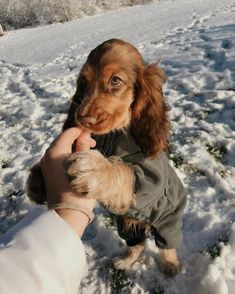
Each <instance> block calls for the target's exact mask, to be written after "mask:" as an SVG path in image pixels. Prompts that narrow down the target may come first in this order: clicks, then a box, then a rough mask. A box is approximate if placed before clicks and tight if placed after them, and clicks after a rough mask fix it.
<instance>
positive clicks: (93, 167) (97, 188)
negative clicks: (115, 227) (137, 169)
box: [67, 150, 134, 212]
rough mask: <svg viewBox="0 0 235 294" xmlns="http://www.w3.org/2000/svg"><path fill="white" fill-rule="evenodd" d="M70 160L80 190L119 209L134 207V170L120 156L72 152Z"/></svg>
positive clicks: (72, 175) (110, 206)
mask: <svg viewBox="0 0 235 294" xmlns="http://www.w3.org/2000/svg"><path fill="white" fill-rule="evenodd" d="M68 161H69V167H68V171H67V172H68V175H69V176H70V178H71V185H72V187H73V189H74V190H76V191H77V192H78V193H80V194H81V193H82V194H84V196H86V197H87V198H93V199H96V200H98V201H100V202H102V203H103V204H104V205H105V206H107V207H108V208H110V209H112V210H113V211H115V212H121V211H125V210H127V209H128V208H129V207H130V206H131V204H132V202H133V201H134V197H133V186H134V185H133V183H134V173H133V171H132V170H131V169H130V168H129V167H128V166H127V165H126V164H125V163H124V162H122V161H121V160H120V159H119V158H115V157H112V158H105V157H104V156H103V155H102V154H101V153H100V152H99V151H97V150H89V151H83V152H79V153H74V154H72V155H71V156H70V157H69V158H68Z"/></svg>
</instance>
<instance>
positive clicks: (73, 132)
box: [49, 127, 83, 153]
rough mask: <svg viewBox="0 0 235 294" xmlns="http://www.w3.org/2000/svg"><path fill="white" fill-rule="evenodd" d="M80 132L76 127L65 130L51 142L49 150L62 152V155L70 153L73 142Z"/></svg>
mask: <svg viewBox="0 0 235 294" xmlns="http://www.w3.org/2000/svg"><path fill="white" fill-rule="evenodd" d="M82 131H83V130H82V129H79V128H77V127H76V128H75V127H74V128H70V129H67V130H66V131H64V132H63V133H61V134H60V135H59V136H58V137H57V138H56V139H55V140H54V141H53V142H52V144H51V145H50V147H49V148H50V149H51V148H53V149H54V150H55V149H58V150H63V152H62V153H67V152H71V147H72V144H73V142H74V141H75V140H76V139H77V138H78V137H79V136H80V134H81V133H82Z"/></svg>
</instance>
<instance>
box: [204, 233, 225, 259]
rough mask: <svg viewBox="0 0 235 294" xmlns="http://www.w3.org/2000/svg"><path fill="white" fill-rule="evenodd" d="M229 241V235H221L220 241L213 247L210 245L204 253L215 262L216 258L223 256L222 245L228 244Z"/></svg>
mask: <svg viewBox="0 0 235 294" xmlns="http://www.w3.org/2000/svg"><path fill="white" fill-rule="evenodd" d="M228 240H229V236H228V234H221V235H220V236H219V237H218V241H217V242H216V243H214V244H212V245H210V246H209V245H208V246H207V248H206V249H205V250H203V251H202V252H206V253H208V254H209V255H210V257H211V258H212V260H214V259H215V258H216V257H218V256H220V254H221V243H223V244H225V245H226V244H227V243H228Z"/></svg>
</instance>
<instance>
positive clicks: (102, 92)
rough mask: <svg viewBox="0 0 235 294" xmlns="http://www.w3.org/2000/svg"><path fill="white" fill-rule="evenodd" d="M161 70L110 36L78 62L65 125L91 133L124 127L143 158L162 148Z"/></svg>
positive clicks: (164, 124) (164, 144) (164, 145)
mask: <svg viewBox="0 0 235 294" xmlns="http://www.w3.org/2000/svg"><path fill="white" fill-rule="evenodd" d="M164 81H165V75H164V73H163V72H162V71H161V70H160V69H159V68H158V67H157V66H156V65H155V64H151V65H146V64H145V63H144V61H143V58H142V56H141V54H140V53H139V51H138V50H137V49H136V48H135V47H134V46H133V45H131V44H129V43H127V42H125V41H122V40H118V39H111V40H108V41H106V42H104V43H102V44H100V45H99V46H98V47H96V48H95V49H94V50H92V51H91V52H90V54H89V56H88V58H87V61H86V63H85V64H84V66H83V67H82V69H81V71H80V74H79V77H78V80H77V89H76V93H75V95H74V97H73V99H72V103H71V107H70V110H69V114H68V118H67V120H66V122H65V125H64V129H66V128H68V127H71V126H74V125H79V126H81V127H82V128H84V129H86V130H87V131H90V132H92V133H94V134H105V133H108V132H110V131H113V130H117V129H126V128H129V129H130V132H131V133H132V135H133V137H134V139H135V141H136V143H137V144H138V145H139V146H140V148H141V150H142V152H143V153H144V154H145V155H146V156H147V157H155V156H156V155H157V154H158V152H159V151H161V150H165V149H166V148H167V137H168V119H167V112H166V106H165V103H164V99H163V94H162V85H163V83H164Z"/></svg>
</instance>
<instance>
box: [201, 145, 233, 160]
mask: <svg viewBox="0 0 235 294" xmlns="http://www.w3.org/2000/svg"><path fill="white" fill-rule="evenodd" d="M206 150H207V151H208V152H209V153H210V154H211V155H212V156H213V157H214V158H215V159H216V160H217V161H221V160H223V158H224V156H225V155H226V154H227V153H228V151H227V149H226V147H225V145H224V144H222V143H218V144H216V145H214V146H212V145H210V144H206Z"/></svg>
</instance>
